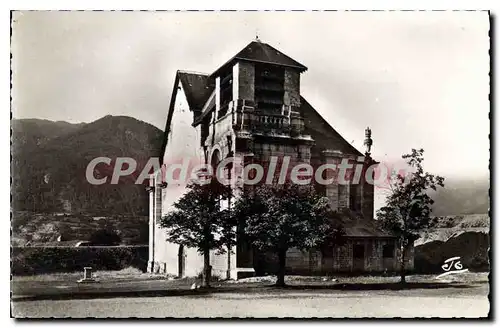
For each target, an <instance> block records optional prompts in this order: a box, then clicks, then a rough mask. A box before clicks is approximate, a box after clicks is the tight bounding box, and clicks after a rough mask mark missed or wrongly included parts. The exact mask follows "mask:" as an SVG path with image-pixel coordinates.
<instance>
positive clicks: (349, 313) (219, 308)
mask: <svg viewBox="0 0 500 328" xmlns="http://www.w3.org/2000/svg"><path fill="white" fill-rule="evenodd" d="M487 294H488V288H487V285H483V286H476V287H472V288H468V289H465V290H461V289H449V290H447V291H446V292H445V293H444V294H443V291H442V290H405V291H369V292H368V291H334V292H332V291H281V292H277V291H275V292H259V293H255V292H253V293H220V294H217V293H216V294H207V295H196V296H172V297H133V298H113V299H90V300H64V301H62V300H60V301H22V302H14V303H13V304H12V314H13V315H14V316H16V317H79V318H82V317H100V318H104V317H162V318H163V317H226V318H227V317H335V318H344V317H349V318H360V317H377V318H388V317H448V318H449V317H469V318H473V317H486V316H487V315H488V311H489V302H488V298H487Z"/></svg>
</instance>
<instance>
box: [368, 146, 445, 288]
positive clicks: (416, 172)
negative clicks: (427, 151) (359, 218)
mask: <svg viewBox="0 0 500 328" xmlns="http://www.w3.org/2000/svg"><path fill="white" fill-rule="evenodd" d="M423 153H424V150H423V149H419V150H416V149H412V152H411V154H406V155H403V156H402V157H403V159H404V160H406V163H407V165H408V166H409V168H410V169H411V171H413V172H410V173H409V174H405V175H403V174H397V175H395V176H393V177H392V178H391V182H390V194H389V196H388V197H387V200H386V205H385V206H384V207H382V208H380V209H379V210H378V211H377V218H378V219H379V220H380V222H381V223H382V225H383V226H384V227H385V228H386V229H388V230H390V231H392V232H393V233H395V234H396V235H397V236H399V239H400V245H401V257H400V261H401V283H405V282H406V277H405V255H406V252H407V251H408V246H409V245H410V244H411V243H412V242H413V241H414V240H416V239H418V237H419V234H420V233H421V232H422V231H423V230H424V229H426V228H427V227H428V226H429V225H430V224H431V223H432V222H431V217H430V214H431V212H432V208H431V206H432V204H433V203H434V201H433V200H432V198H431V197H430V196H429V195H428V194H427V192H428V191H429V189H432V190H436V189H437V187H444V178H443V177H440V176H437V175H433V174H430V173H428V172H424V169H423V167H422V162H423V161H424V157H423Z"/></svg>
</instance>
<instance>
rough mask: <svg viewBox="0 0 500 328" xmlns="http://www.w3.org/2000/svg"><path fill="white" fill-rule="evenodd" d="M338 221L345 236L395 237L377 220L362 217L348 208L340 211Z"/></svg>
mask: <svg viewBox="0 0 500 328" xmlns="http://www.w3.org/2000/svg"><path fill="white" fill-rule="evenodd" d="M340 221H341V224H342V227H343V228H344V231H345V236H346V237H383V238H388V237H393V238H394V237H395V235H394V234H392V233H390V232H388V231H385V230H384V229H383V228H382V227H381V225H380V223H379V221H377V220H374V219H371V218H363V217H362V216H361V215H360V214H356V213H354V212H352V211H350V210H345V211H343V212H341V215H340Z"/></svg>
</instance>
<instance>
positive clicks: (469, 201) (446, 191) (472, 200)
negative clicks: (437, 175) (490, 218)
mask: <svg viewBox="0 0 500 328" xmlns="http://www.w3.org/2000/svg"><path fill="white" fill-rule="evenodd" d="M444 183H445V187H444V188H439V189H438V190H437V191H436V192H433V193H431V196H432V198H433V199H434V201H435V203H434V205H433V210H432V214H433V215H436V216H444V215H466V214H487V213H488V209H489V204H490V200H489V188H490V181H489V178H483V179H474V180H473V179H464V180H458V179H445V182H444Z"/></svg>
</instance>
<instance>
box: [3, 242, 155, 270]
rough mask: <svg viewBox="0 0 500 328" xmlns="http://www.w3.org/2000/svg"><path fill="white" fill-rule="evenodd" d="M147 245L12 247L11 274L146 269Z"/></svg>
mask: <svg viewBox="0 0 500 328" xmlns="http://www.w3.org/2000/svg"><path fill="white" fill-rule="evenodd" d="M147 262H148V247H147V246H137V247H135V246H120V247H105V246H103V247H13V248H12V253H11V273H12V274H14V275H34V274H44V273H55V272H75V271H83V268H84V267H86V266H91V267H92V268H94V270H121V269H124V268H127V267H134V268H137V269H139V270H142V271H146V268H147Z"/></svg>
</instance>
